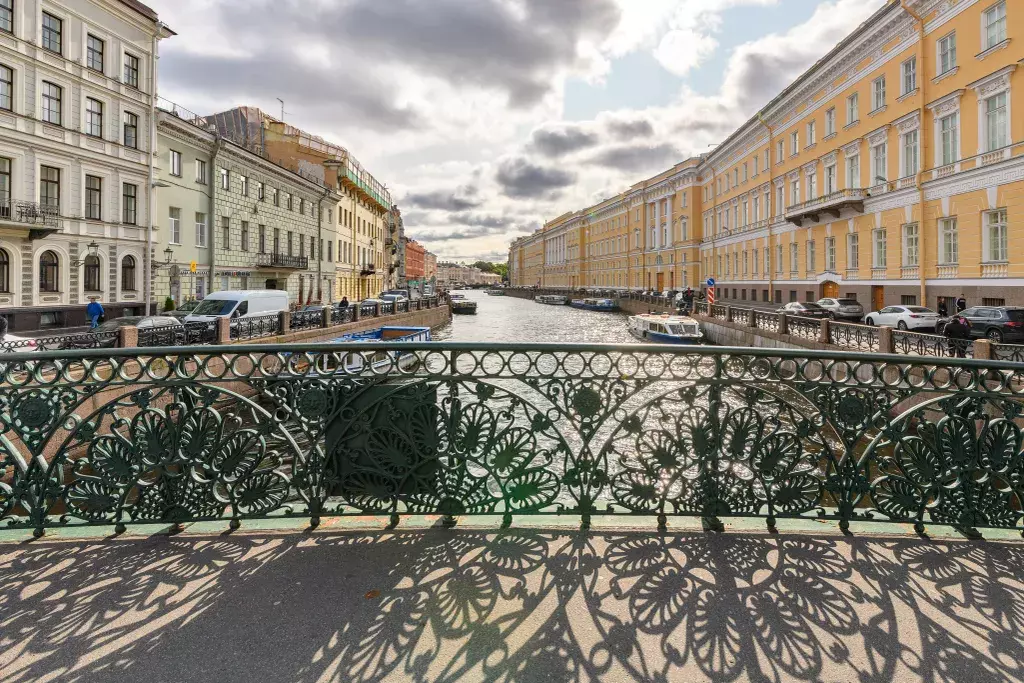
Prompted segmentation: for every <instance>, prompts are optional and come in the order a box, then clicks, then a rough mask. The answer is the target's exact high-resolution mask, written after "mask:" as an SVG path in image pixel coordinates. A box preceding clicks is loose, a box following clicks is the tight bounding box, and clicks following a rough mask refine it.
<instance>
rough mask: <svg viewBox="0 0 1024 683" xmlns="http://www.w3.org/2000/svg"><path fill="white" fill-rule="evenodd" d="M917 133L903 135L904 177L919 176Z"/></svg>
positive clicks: (913, 131)
mask: <svg viewBox="0 0 1024 683" xmlns="http://www.w3.org/2000/svg"><path fill="white" fill-rule="evenodd" d="M917 162H918V159H917V131H916V130H912V131H910V132H909V133H905V134H904V135H903V177H904V178H909V177H910V176H913V175H917V168H918V166H917Z"/></svg>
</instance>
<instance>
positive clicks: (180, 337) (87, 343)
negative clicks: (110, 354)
mask: <svg viewBox="0 0 1024 683" xmlns="http://www.w3.org/2000/svg"><path fill="white" fill-rule="evenodd" d="M132 326H134V327H137V328H139V341H138V344H139V346H183V345H184V344H185V326H184V325H183V324H182V323H181V321H180V320H178V319H177V318H174V317H171V316H169V315H149V316H141V315H132V316H125V317H124V318H115V319H114V320H108V321H107V322H105V323H103V324H102V325H100V326H99V327H97V328H96V329H95V330H92V331H91V332H86V333H83V334H75V335H70V336H68V337H66V338H64V339H63V340H62V341H61V344H60V348H61V349H108V348H115V347H116V346H117V342H118V338H117V336H116V335H113V334H110V333H112V332H117V331H118V330H119V329H121V328H122V327H132ZM44 344H45V341H44Z"/></svg>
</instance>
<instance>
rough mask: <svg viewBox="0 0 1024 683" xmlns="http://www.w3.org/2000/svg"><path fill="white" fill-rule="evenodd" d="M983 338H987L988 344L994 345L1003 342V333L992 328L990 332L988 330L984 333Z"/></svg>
mask: <svg viewBox="0 0 1024 683" xmlns="http://www.w3.org/2000/svg"><path fill="white" fill-rule="evenodd" d="M985 336H986V337H988V340H989V341H990V342H993V343H995V344H1000V343H1002V341H1003V331H1002V330H998V329H996V328H994V327H993V328H992V329H991V330H989V331H988V332H986V333H985Z"/></svg>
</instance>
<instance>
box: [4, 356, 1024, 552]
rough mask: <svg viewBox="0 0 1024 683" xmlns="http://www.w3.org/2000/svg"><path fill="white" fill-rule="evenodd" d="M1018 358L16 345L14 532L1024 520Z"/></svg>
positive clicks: (10, 361) (10, 432)
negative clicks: (645, 519)
mask: <svg viewBox="0 0 1024 683" xmlns="http://www.w3.org/2000/svg"><path fill="white" fill-rule="evenodd" d="M1022 375H1024V365H1022V364H1019V363H1005V362H999V361H986V362H981V361H977V360H970V359H959V358H952V359H950V358H942V359H939V358H932V357H923V356H896V355H882V354H879V353H860V354H859V353H838V352H831V351H821V350H814V351H811V350H807V351H803V350H800V351H782V350H768V349H734V348H715V347H687V348H677V347H664V346H596V345H539V344H533V345H526V344H518V345H516V344H505V345H483V344H454V343H441V344H422V343H420V344H387V343H377V344H365V345H354V344H353V345H345V346H344V347H343V348H339V345H336V344H320V345H290V346H276V345H254V346H232V347H221V348H217V347H212V346H210V347H203V348H189V347H181V348H164V349H122V350H81V351H71V352H68V351H63V352H43V353H24V354H4V355H3V356H0V379H2V381H0V449H2V450H0V463H2V469H0V472H2V477H0V524H2V525H3V526H5V527H14V528H28V529H32V530H34V532H35V533H36V534H37V535H41V534H43V533H44V532H45V531H46V529H47V528H52V527H65V526H72V525H78V524H90V525H109V526H111V527H114V528H115V529H116V530H117V531H123V530H125V529H126V528H127V526H128V525H132V524H150V523H155V524H164V525H181V524H185V523H189V522H199V521H213V520H222V521H224V522H225V523H228V524H230V526H231V527H233V528H235V527H238V526H239V525H241V524H242V523H243V522H244V521H245V520H247V519H267V518H283V517H298V518H303V519H308V520H309V522H310V524H311V525H312V526H316V525H317V524H319V523H320V520H321V519H322V518H323V517H326V516H349V515H351V516H360V517H363V516H368V515H370V516H383V517H384V518H390V519H391V521H392V523H398V522H399V520H400V518H401V517H402V516H405V515H421V514H422V515H441V517H442V520H443V522H444V523H445V524H449V525H450V524H453V523H455V522H456V521H457V518H458V517H460V516H463V515H492V516H496V517H497V518H500V519H501V520H502V523H503V524H505V525H508V524H511V523H513V521H514V519H515V518H516V517H519V516H523V515H537V514H544V515H562V516H567V517H572V518H576V519H578V520H579V521H580V522H581V524H583V525H584V526H587V525H589V524H590V523H591V522H592V520H593V519H594V518H595V517H598V516H649V517H651V518H652V519H655V520H656V521H657V526H658V527H659V528H662V529H664V528H666V526H667V524H668V519H669V518H670V517H696V518H701V519H703V520H704V522H705V523H706V524H708V525H711V526H712V527H713V528H721V520H722V519H723V518H727V517H753V518H762V519H764V520H765V522H766V524H767V525H768V526H769V527H770V528H774V527H775V525H776V522H777V520H778V519H780V518H805V519H828V520H837V521H838V522H839V524H840V526H841V527H842V528H844V529H845V528H848V527H849V525H850V524H851V523H855V522H864V523H867V522H876V521H877V522H881V521H891V522H901V523H909V524H913V525H914V526H915V528H917V529H918V531H923V530H924V526H925V525H926V524H929V523H933V524H942V525H952V526H955V527H959V528H962V529H964V530H967V531H970V532H972V533H973V531H974V530H976V529H978V528H983V527H995V528H1003V529H1016V530H1020V529H1021V528H1022V514H1024V436H1022V432H1021V426H1020V420H1021V415H1024V383H1022V382H1021V381H1020V380H1021V379H1022Z"/></svg>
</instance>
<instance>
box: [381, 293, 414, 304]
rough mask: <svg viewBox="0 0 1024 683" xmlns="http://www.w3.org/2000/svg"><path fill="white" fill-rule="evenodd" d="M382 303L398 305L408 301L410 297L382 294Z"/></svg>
mask: <svg viewBox="0 0 1024 683" xmlns="http://www.w3.org/2000/svg"><path fill="white" fill-rule="evenodd" d="M380 300H381V301H387V302H389V303H393V304H397V303H400V302H403V301H408V300H409V299H408V297H405V296H402V295H401V294H381V295H380Z"/></svg>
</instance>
